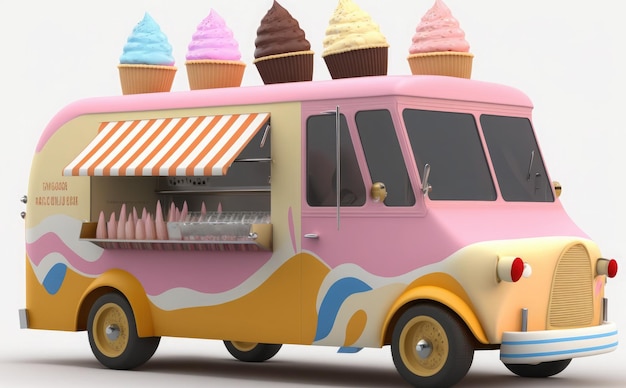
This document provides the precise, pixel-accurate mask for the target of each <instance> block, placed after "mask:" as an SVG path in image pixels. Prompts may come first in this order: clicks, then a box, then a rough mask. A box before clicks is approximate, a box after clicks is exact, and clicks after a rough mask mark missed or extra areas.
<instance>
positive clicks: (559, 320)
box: [547, 244, 593, 329]
mask: <svg viewBox="0 0 626 388" xmlns="http://www.w3.org/2000/svg"><path fill="white" fill-rule="evenodd" d="M592 320H593V274H592V269H591V260H590V259H589V253H588V252H587V249H585V247H584V246H583V245H581V244H576V245H573V246H572V247H570V248H569V249H567V250H566V251H565V253H563V255H562V256H561V257H560V258H559V260H558V262H557V265H556V270H555V272H554V280H553V281H552V292H551V294H550V304H549V307H548V322H547V323H548V329H563V328H569V327H583V326H589V325H591V323H592Z"/></svg>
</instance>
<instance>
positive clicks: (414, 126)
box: [402, 109, 496, 201]
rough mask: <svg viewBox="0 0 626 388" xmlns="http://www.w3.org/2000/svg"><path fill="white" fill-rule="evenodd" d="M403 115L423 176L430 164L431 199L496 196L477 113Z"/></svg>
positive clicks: (413, 111) (417, 112)
mask: <svg viewBox="0 0 626 388" xmlns="http://www.w3.org/2000/svg"><path fill="white" fill-rule="evenodd" d="M402 116H403V118H404V122H405V125H406V130H407V132H408V135H409V140H410V142H411V148H412V149H413V154H414V155H415V161H416V163H417V167H418V170H419V172H420V174H421V175H422V179H423V178H424V177H423V174H424V166H425V165H426V164H429V165H430V167H431V170H430V176H429V184H430V186H431V187H432V190H431V192H430V193H428V196H429V197H430V199H433V200H463V201H493V200H495V199H496V190H495V188H494V185H493V181H492V180H491V173H490V171H489V166H488V164H487V159H486V157H485V153H484V151H483V147H482V144H481V141H480V137H479V135H478V127H477V126H476V121H475V120H474V116H472V115H470V114H466V113H452V112H436V111H426V110H417V109H405V110H404V111H403V112H402Z"/></svg>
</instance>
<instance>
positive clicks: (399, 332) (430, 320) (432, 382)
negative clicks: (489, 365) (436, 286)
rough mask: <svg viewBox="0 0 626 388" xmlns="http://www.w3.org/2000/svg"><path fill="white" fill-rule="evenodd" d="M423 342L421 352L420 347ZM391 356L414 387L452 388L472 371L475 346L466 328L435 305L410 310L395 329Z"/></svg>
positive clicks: (400, 371) (418, 306)
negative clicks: (470, 369)
mask: <svg viewBox="0 0 626 388" xmlns="http://www.w3.org/2000/svg"><path fill="white" fill-rule="evenodd" d="M420 342H421V343H422V345H424V346H423V348H422V350H418V344H420ZM391 354H392V357H393V363H394V364H395V366H396V369H397V370H398V372H399V373H400V375H401V376H402V377H403V378H404V379H405V380H406V381H408V382H409V383H410V384H411V385H413V386H415V387H436V388H441V387H450V386H453V385H454V384H456V383H458V382H459V381H461V380H462V379H463V377H465V375H466V374H467V372H468V371H469V368H470V366H471V365H472V361H473V359H474V346H473V342H472V340H471V338H470V334H469V332H468V330H467V328H466V326H465V325H464V324H463V323H461V321H460V320H459V318H458V317H457V316H456V315H454V314H453V313H451V312H449V311H448V310H445V309H443V308H440V307H437V306H434V305H417V306H413V307H411V308H409V309H408V310H407V311H405V312H404V313H403V314H402V315H401V316H400V319H398V322H397V323H396V326H395V327H394V330H393V336H392V343H391Z"/></svg>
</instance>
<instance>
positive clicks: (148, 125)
mask: <svg viewBox="0 0 626 388" xmlns="http://www.w3.org/2000/svg"><path fill="white" fill-rule="evenodd" d="M269 118H270V114H269V113H249V114H233V115H216V116H196V117H178V118H161V119H149V120H130V121H112V122H103V123H102V124H101V125H100V130H99V132H98V135H97V136H96V137H95V138H94V139H93V140H92V141H91V143H89V145H88V146H87V147H86V148H85V149H84V150H83V151H82V152H81V153H80V154H79V155H78V156H77V157H76V158H74V160H72V162H71V163H70V164H68V165H67V167H65V168H64V169H63V175H68V176H71V175H82V176H211V175H226V172H227V171H228V168H229V167H230V166H231V164H232V163H233V161H234V160H235V158H236V157H237V156H238V155H239V154H240V153H241V151H242V150H243V148H244V147H245V146H246V145H247V144H248V142H249V141H250V139H252V138H253V137H254V135H255V134H256V133H257V132H258V131H259V129H261V128H262V127H263V126H264V124H266V123H267V122H268V120H269Z"/></svg>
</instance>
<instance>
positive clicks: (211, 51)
mask: <svg viewBox="0 0 626 388" xmlns="http://www.w3.org/2000/svg"><path fill="white" fill-rule="evenodd" d="M185 59H186V62H185V66H186V67H187V78H188V79H189V88H190V89H192V90H195V89H211V88H226V87H232V86H240V85H241V80H242V79H243V73H244V70H245V69H246V64H245V63H243V62H242V61H241V53H240V52H239V44H238V43H237V41H236V40H235V38H234V36H233V32H232V31H231V30H230V28H228V26H226V22H225V21H224V19H222V17H221V16H220V15H219V14H218V13H217V12H215V10H214V9H211V11H210V12H209V16H207V17H206V18H204V19H203V20H202V21H201V22H200V24H199V25H198V27H197V28H196V32H195V33H194V34H193V36H192V37H191V43H189V46H188V47H187V55H186V57H185Z"/></svg>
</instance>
